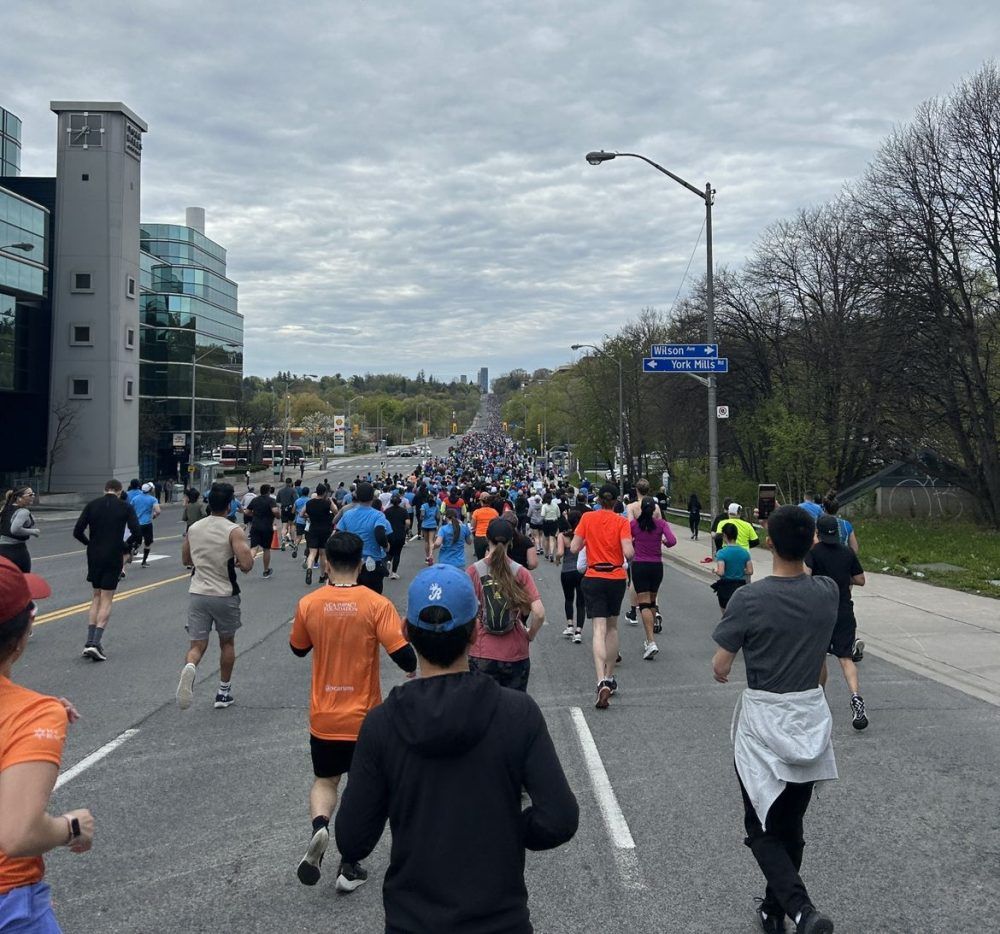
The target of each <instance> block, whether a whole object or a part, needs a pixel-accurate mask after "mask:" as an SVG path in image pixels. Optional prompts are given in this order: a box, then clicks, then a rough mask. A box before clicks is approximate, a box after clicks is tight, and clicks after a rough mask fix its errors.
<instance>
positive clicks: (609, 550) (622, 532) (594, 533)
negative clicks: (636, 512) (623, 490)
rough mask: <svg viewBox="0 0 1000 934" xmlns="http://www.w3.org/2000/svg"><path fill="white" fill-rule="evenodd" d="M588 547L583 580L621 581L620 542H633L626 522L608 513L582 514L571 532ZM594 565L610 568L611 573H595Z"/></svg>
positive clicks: (623, 569) (615, 514)
mask: <svg viewBox="0 0 1000 934" xmlns="http://www.w3.org/2000/svg"><path fill="white" fill-rule="evenodd" d="M574 533H575V534H576V535H579V536H580V538H582V539H583V543H584V544H585V545H586V546H587V570H586V573H585V574H584V577H603V578H604V579H605V580H624V579H625V577H626V574H625V566H624V565H625V552H624V551H623V550H622V539H628V540H629V541H631V539H632V529H631V528H630V527H629V524H628V519H626V518H625V517H624V516H622V515H619V514H618V513H616V512H612V511H611V510H610V509H596V510H594V511H593V512H585V513H584V514H583V515H582V516H581V517H580V521H579V523H578V524H577V527H576V529H575V530H574ZM595 564H611V565H614V570H611V571H597V570H595V569H594V565H595Z"/></svg>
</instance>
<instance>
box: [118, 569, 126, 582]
mask: <svg viewBox="0 0 1000 934" xmlns="http://www.w3.org/2000/svg"><path fill="white" fill-rule="evenodd" d="M118 580H120V581H123V580H125V572H124V571H122V572H121V574H119V575H118Z"/></svg>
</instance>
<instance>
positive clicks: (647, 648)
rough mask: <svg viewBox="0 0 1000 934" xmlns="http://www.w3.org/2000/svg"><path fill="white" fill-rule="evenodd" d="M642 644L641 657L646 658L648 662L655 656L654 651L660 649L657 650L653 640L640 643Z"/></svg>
mask: <svg viewBox="0 0 1000 934" xmlns="http://www.w3.org/2000/svg"><path fill="white" fill-rule="evenodd" d="M642 646H643V648H642V657H643V658H644V659H645V660H646V661H647V662H650V661H652V660H653V659H654V658H656V653H657V652H659V651H660V650H659V649H658V648H657V647H656V643H655V642H644V643H643V644H642Z"/></svg>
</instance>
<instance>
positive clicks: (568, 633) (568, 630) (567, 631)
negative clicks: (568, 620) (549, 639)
mask: <svg viewBox="0 0 1000 934" xmlns="http://www.w3.org/2000/svg"><path fill="white" fill-rule="evenodd" d="M574 632H576V629H575V628H574V627H572V626H567V627H566V628H565V629H564V630H563V635H564V636H565V637H566V638H567V639H569V638H572V636H573V633H574Z"/></svg>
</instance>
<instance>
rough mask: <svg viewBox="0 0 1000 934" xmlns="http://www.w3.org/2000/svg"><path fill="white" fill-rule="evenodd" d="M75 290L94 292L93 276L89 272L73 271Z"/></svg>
mask: <svg viewBox="0 0 1000 934" xmlns="http://www.w3.org/2000/svg"><path fill="white" fill-rule="evenodd" d="M73 291H74V292H93V291H94V282H93V278H92V276H91V275H90V273H89V272H74V273H73Z"/></svg>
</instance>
